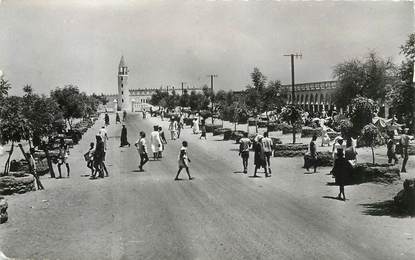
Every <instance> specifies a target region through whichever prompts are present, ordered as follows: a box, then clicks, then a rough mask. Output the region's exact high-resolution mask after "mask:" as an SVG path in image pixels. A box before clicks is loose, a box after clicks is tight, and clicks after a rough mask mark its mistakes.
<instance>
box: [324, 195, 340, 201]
mask: <svg viewBox="0 0 415 260" xmlns="http://www.w3.org/2000/svg"><path fill="white" fill-rule="evenodd" d="M323 198H324V199H332V200H340V201H343V199H341V198H339V197H333V196H323Z"/></svg>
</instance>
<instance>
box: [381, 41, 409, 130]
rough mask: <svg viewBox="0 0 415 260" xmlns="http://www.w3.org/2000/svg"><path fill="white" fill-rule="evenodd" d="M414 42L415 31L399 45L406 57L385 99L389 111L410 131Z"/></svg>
mask: <svg viewBox="0 0 415 260" xmlns="http://www.w3.org/2000/svg"><path fill="white" fill-rule="evenodd" d="M414 43H415V33H413V34H411V35H410V36H409V39H408V40H407V41H406V44H405V45H402V46H401V53H402V54H404V55H405V57H406V59H405V60H404V61H403V62H402V63H401V65H400V67H399V70H398V71H397V76H396V80H395V82H394V83H393V84H391V85H389V86H390V88H389V89H388V91H387V92H388V95H387V99H386V102H387V104H388V105H389V106H390V108H391V112H392V113H394V114H396V116H397V117H398V119H399V121H400V122H403V123H406V124H407V125H408V126H410V128H412V131H413V130H414V129H415V117H414V116H415V115H414V110H415V107H414V103H415V89H414V85H413V77H414V58H415V46H414ZM411 122H412V123H411Z"/></svg>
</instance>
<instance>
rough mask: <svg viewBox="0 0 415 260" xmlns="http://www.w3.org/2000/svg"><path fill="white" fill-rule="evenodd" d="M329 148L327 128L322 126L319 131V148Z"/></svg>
mask: <svg viewBox="0 0 415 260" xmlns="http://www.w3.org/2000/svg"><path fill="white" fill-rule="evenodd" d="M326 144H327V146H330V137H329V134H328V133H327V127H326V126H324V125H323V129H322V130H321V146H322V147H323V146H325V145H326Z"/></svg>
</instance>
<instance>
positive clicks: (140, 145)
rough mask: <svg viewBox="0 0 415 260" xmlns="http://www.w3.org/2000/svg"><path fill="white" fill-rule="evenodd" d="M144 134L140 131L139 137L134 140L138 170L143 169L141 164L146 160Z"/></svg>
mask: <svg viewBox="0 0 415 260" xmlns="http://www.w3.org/2000/svg"><path fill="white" fill-rule="evenodd" d="M145 138H146V134H145V133H144V132H143V131H141V132H140V138H139V139H138V140H137V141H136V142H135V146H136V147H137V151H138V154H139V155H140V165H139V168H140V171H144V169H143V166H144V164H146V163H147V162H148V154H147V145H146V139H145Z"/></svg>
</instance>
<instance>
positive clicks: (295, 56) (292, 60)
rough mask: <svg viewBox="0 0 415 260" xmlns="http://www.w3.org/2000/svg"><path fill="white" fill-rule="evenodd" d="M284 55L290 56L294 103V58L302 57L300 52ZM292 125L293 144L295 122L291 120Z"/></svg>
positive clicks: (292, 102) (292, 101) (292, 100)
mask: <svg viewBox="0 0 415 260" xmlns="http://www.w3.org/2000/svg"><path fill="white" fill-rule="evenodd" d="M284 56H287V57H291V104H292V105H295V87H294V86H295V80H294V58H297V59H298V58H302V57H303V55H302V54H298V53H296V54H293V53H291V54H284ZM293 121H294V120H293ZM292 125H293V143H294V144H295V122H292Z"/></svg>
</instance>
